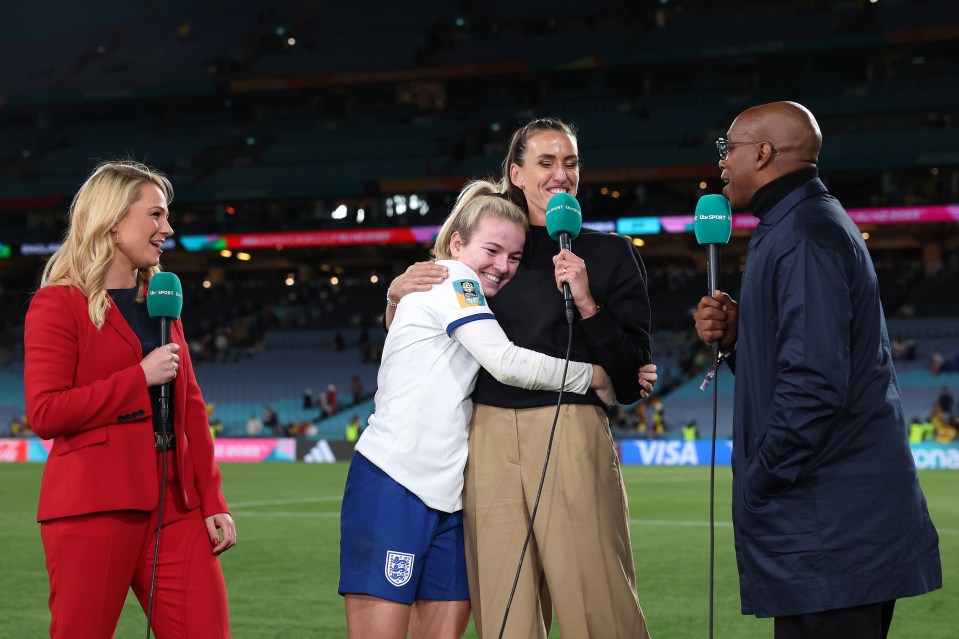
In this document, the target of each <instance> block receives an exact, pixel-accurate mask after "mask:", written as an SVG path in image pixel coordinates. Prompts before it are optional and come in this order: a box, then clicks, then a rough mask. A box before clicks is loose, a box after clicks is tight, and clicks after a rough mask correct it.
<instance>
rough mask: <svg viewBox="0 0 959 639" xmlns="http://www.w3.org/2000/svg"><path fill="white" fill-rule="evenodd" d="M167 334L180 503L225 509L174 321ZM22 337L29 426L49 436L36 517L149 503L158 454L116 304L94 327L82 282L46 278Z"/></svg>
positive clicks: (137, 353)
mask: <svg viewBox="0 0 959 639" xmlns="http://www.w3.org/2000/svg"><path fill="white" fill-rule="evenodd" d="M170 334H171V340H172V341H174V342H176V343H177V344H179V345H180V351H179V355H180V367H179V373H178V374H177V376H176V379H175V380H174V391H173V411H172V412H173V428H174V432H175V434H176V451H175V453H176V455H177V461H178V462H179V463H178V465H179V469H180V485H181V486H182V489H183V494H182V498H183V502H184V503H185V504H186V507H187V508H188V509H189V510H193V509H194V508H200V509H201V512H202V514H203V516H204V517H209V516H210V515H214V514H216V513H223V512H228V509H227V504H226V500H225V499H224V498H223V494H222V493H221V491H220V484H221V479H220V471H219V469H218V468H217V467H216V464H214V462H213V439H212V437H211V436H210V428H209V422H208V420H207V413H206V403H205V402H204V401H203V396H202V395H201V393H200V387H199V386H198V385H197V382H196V377H195V376H194V372H193V364H192V363H191V361H190V351H189V349H188V348H187V344H186V340H185V339H184V337H183V325H182V324H181V322H180V320H177V321H175V322H173V323H172V325H171V329H170ZM23 341H24V348H25V368H24V394H25V396H26V397H25V399H26V407H27V415H28V417H29V419H30V426H31V427H32V428H33V431H34V432H35V433H36V434H37V435H39V436H40V437H41V438H43V439H53V448H52V449H51V450H50V456H49V458H48V459H47V463H46V467H45V468H44V471H43V482H42V484H41V487H40V507H39V512H38V515H37V520H38V521H45V520H48V519H56V518H59V517H70V516H73V515H83V514H87V513H94V512H103V511H110V510H125V509H131V510H152V509H153V508H154V507H156V506H157V504H158V500H159V494H160V490H159V480H158V478H157V473H156V467H157V465H156V456H157V452H156V448H155V446H154V438H153V408H152V404H151V402H150V393H149V391H148V390H147V384H146V377H145V375H144V373H143V369H142V368H141V367H140V365H139V362H140V360H142V359H143V357H142V347H141V346H140V340H139V339H138V338H137V336H136V334H135V333H134V332H133V329H131V328H130V326H129V324H127V322H126V320H125V319H124V318H123V315H122V314H121V313H120V311H119V310H117V308H116V307H115V306H112V305H111V306H110V309H109V311H108V312H107V317H106V322H105V323H104V325H103V328H102V329H100V330H97V328H96V326H94V324H93V322H91V321H90V315H89V312H88V310H87V300H86V298H85V297H84V296H83V294H82V293H81V292H80V291H79V289H77V288H75V287H72V286H45V287H43V288H41V289H40V290H39V291H37V292H36V294H35V295H34V296H33V300H32V301H31V303H30V309H29V311H28V312H27V318H26V326H25V329H24V338H23Z"/></svg>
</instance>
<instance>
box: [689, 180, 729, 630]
mask: <svg viewBox="0 0 959 639" xmlns="http://www.w3.org/2000/svg"><path fill="white" fill-rule="evenodd" d="M693 230H694V231H695V233H696V241H697V242H699V243H700V244H705V245H706V246H707V247H708V248H709V253H708V254H707V258H706V286H707V287H708V288H709V292H708V295H709V296H710V297H712V296H713V291H716V290H719V249H720V247H721V246H722V245H723V244H726V243H727V242H729V236H730V234H731V233H732V232H733V212H732V211H731V210H730V208H729V200H727V199H726V198H725V197H724V196H722V195H718V194H711V195H704V196H702V197H701V198H699V201H698V202H696V217H695V219H694V220H693ZM710 346H712V349H713V353H714V354H715V355H716V363H715V364H713V367H712V368H711V369H710V371H709V373H708V374H707V375H706V379H704V380H703V384H702V386H700V387H699V388H700V390H705V388H706V385H707V384H709V383H710V382H711V381H712V380H713V378H714V377H716V375H717V374H718V373H719V366H720V364H721V363H722V361H723V360H722V357H723V356H722V355H721V354H720V353H719V340H716V341H715V342H713V343H712V344H711V345H710ZM718 402H719V383H718V382H717V383H716V386H714V387H713V429H712V438H711V440H710V443H711V448H710V451H711V452H710V457H709V638H710V639H712V636H713V591H714V572H715V563H716V560H715V548H716V516H715V512H716V413H717V405H718Z"/></svg>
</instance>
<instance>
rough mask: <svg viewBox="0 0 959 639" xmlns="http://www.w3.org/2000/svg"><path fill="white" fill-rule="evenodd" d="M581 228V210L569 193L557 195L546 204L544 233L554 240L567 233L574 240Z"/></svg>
mask: <svg viewBox="0 0 959 639" xmlns="http://www.w3.org/2000/svg"><path fill="white" fill-rule="evenodd" d="M582 228H583V210H582V209H581V208H580V207H579V202H577V201H576V198H574V197H573V196H572V195H570V194H569V193H557V194H556V195H554V196H553V197H551V198H549V202H548V203H547V204H546V231H547V233H549V236H550V237H551V238H553V239H554V240H557V241H558V240H559V234H560V233H569V237H570V239H575V238H576V236H577V235H579V231H580V229H582Z"/></svg>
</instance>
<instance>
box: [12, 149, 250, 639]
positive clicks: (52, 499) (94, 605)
mask: <svg viewBox="0 0 959 639" xmlns="http://www.w3.org/2000/svg"><path fill="white" fill-rule="evenodd" d="M172 194H173V192H172V188H171V186H170V182H169V181H168V180H167V179H166V177H164V176H163V175H162V174H159V173H157V172H155V171H153V170H152V169H149V168H148V167H146V166H143V165H141V164H137V163H133V162H112V163H105V164H101V165H100V166H98V167H97V168H96V170H95V171H94V172H93V173H92V174H91V176H90V177H89V178H88V179H87V181H86V182H85V183H84V184H83V186H82V187H81V188H80V190H79V192H78V193H77V194H76V196H75V197H74V199H73V204H72V205H71V207H70V219H69V228H68V231H67V236H66V240H65V241H64V243H63V245H62V246H61V247H60V249H59V250H58V251H57V252H56V253H54V255H53V257H51V258H50V261H49V262H48V263H47V265H46V268H45V269H44V271H43V277H42V280H41V283H40V289H39V290H38V291H37V292H36V293H35V294H34V296H33V300H32V302H31V303H30V309H29V311H28V313H27V319H26V328H25V332H24V344H25V351H26V370H25V373H24V385H25V395H26V405H27V411H28V415H29V417H30V423H31V424H32V426H33V428H34V431H35V432H36V434H37V435H39V436H40V437H42V438H44V439H52V440H53V447H52V449H51V450H50V456H49V459H48V460H47V463H46V467H45V468H44V473H43V483H42V486H41V488H40V507H39V514H38V517H37V519H38V520H39V522H40V535H41V537H42V539H43V547H44V551H45V553H46V564H47V572H48V573H49V576H50V598H49V604H50V612H51V615H52V621H51V624H50V636H51V637H71V638H76V637H83V638H86V637H90V638H102V637H112V636H113V633H114V631H115V629H116V625H117V620H118V619H119V616H120V609H121V608H122V606H123V602H124V600H125V599H126V595H127V592H128V590H129V589H130V588H131V587H132V588H133V591H134V593H135V594H136V596H137V598H138V599H139V600H140V603H141V605H142V606H143V608H144V610H147V607H148V599H149V596H150V578H151V570H152V564H153V549H154V543H155V540H156V527H157V526H156V524H157V516H158V512H159V507H160V477H161V469H162V467H163V464H164V463H165V464H166V467H167V474H166V477H167V485H166V494H165V500H164V501H165V504H164V507H163V527H162V532H161V537H160V551H159V561H158V562H157V575H156V586H155V595H154V602H153V614H152V625H153V630H154V633H155V634H156V636H157V638H158V639H171V638H179V637H203V638H204V639H207V638H209V637H229V634H230V629H229V616H228V612H227V599H226V588H225V586H224V582H223V573H222V572H221V570H220V564H219V560H218V558H217V556H218V555H219V554H220V553H222V552H223V551H224V550H226V549H227V548H230V547H231V546H233V545H234V544H235V543H236V528H235V526H234V523H233V519H232V518H231V517H230V515H229V513H228V509H227V505H226V500H225V499H224V498H223V494H222V493H221V491H220V471H219V470H218V469H217V467H216V465H215V464H214V462H213V440H212V439H211V437H210V430H209V426H208V424H207V415H206V405H205V403H204V401H203V397H202V396H201V394H200V388H199V386H198V385H197V382H196V378H195V377H194V374H193V366H192V364H191V363H190V355H189V351H188V349H187V347H186V341H185V340H184V337H183V326H182V324H181V323H180V321H179V320H176V321H175V322H173V323H172V326H171V330H170V335H171V337H170V340H171V341H170V344H168V345H163V346H161V345H160V344H159V342H160V335H159V323H158V322H157V321H156V320H151V319H150V317H149V314H148V312H147V310H146V304H145V303H144V301H143V299H144V293H145V291H146V289H147V288H148V286H149V283H150V279H151V278H152V277H153V275H154V274H155V273H157V272H158V271H159V270H160V254H161V253H162V250H161V249H160V245H161V244H162V243H163V242H164V240H166V238H168V237H169V236H171V235H172V234H173V229H172V228H171V227H170V222H169V210H168V209H167V205H168V203H169V201H170V199H171V198H172ZM167 382H172V384H171V394H172V410H171V414H172V431H173V436H172V437H170V438H169V441H168V450H167V451H166V452H161V451H162V448H163V447H162V445H161V444H162V442H161V441H160V440H161V439H162V435H160V434H159V433H161V432H162V431H161V429H160V424H159V418H158V414H159V410H158V405H159V402H158V398H159V389H160V386H161V385H162V384H165V383H167ZM221 533H222V538H221Z"/></svg>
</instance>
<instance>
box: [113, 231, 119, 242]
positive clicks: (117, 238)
mask: <svg viewBox="0 0 959 639" xmlns="http://www.w3.org/2000/svg"><path fill="white" fill-rule="evenodd" d="M113 243H114V244H119V243H120V234H119V233H114V234H113Z"/></svg>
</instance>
